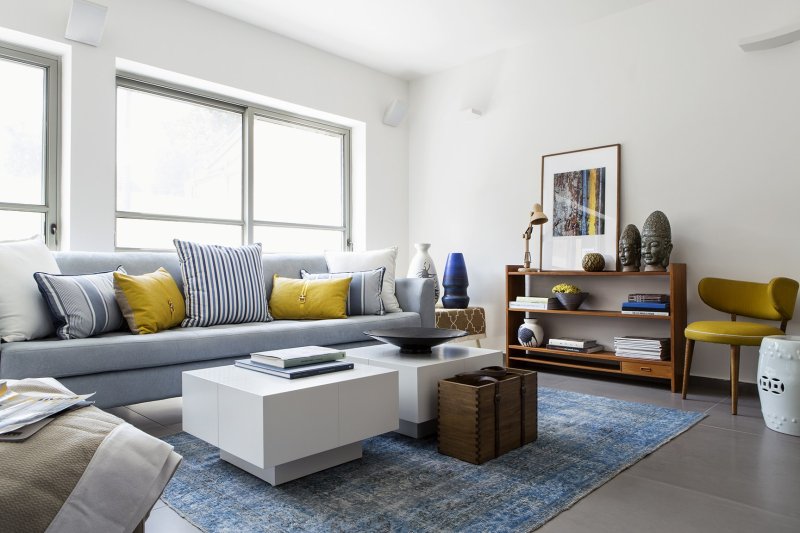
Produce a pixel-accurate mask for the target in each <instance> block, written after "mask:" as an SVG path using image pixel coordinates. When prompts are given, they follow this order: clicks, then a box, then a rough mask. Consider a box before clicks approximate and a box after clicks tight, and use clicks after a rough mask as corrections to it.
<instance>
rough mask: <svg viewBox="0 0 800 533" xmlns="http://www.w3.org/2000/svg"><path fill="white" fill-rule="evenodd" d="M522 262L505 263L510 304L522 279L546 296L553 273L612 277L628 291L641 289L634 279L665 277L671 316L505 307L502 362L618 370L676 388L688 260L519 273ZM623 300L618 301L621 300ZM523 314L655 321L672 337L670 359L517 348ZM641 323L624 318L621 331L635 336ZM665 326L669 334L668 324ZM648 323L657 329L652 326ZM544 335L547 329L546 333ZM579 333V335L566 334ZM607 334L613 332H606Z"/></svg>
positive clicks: (521, 292) (614, 323) (615, 323)
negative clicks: (627, 268) (663, 266)
mask: <svg viewBox="0 0 800 533" xmlns="http://www.w3.org/2000/svg"><path fill="white" fill-rule="evenodd" d="M519 267H520V265H507V266H506V301H507V302H511V301H514V300H515V299H516V297H517V296H523V295H525V282H526V280H530V281H531V285H532V286H535V287H536V288H535V289H534V291H535V292H536V293H537V295H542V294H548V293H549V290H550V288H551V286H552V284H553V280H552V278H553V277H560V278H593V279H597V278H610V279H606V280H605V281H603V284H606V283H614V284H618V283H623V284H624V288H625V289H626V290H627V292H630V293H633V292H644V291H642V290H639V289H637V281H639V282H641V281H642V280H643V279H648V278H655V279H656V280H658V279H661V280H663V284H664V287H663V289H662V290H661V291H660V292H662V293H665V294H666V293H669V296H670V310H671V311H670V315H669V316H657V315H656V316H654V315H629V314H622V312H620V311H607V310H592V309H578V310H576V311H566V310H535V311H531V310H526V309H510V308H506V365H507V366H512V367H525V366H528V365H544V366H553V367H560V368H572V369H576V370H588V371H592V372H601V373H605V374H622V375H633V376H640V377H641V376H645V377H650V378H655V379H661V380H667V381H669V383H670V388H671V390H672V392H678V389H679V387H680V383H681V379H682V377H683V350H684V343H685V342H686V340H685V338H684V333H683V331H684V329H685V328H686V264H684V263H672V264H670V266H669V270H668V271H667V272H583V271H561V270H559V271H547V272H518V271H517V269H518V268H519ZM620 303H622V302H620ZM525 313H530V315H532V316H536V315H542V317H543V318H545V317H547V318H548V320H558V319H560V318H563V317H569V316H571V317H600V318H607V319H612V320H610V321H609V325H610V326H612V327H615V328H616V327H618V326H619V324H620V322H618V319H625V320H627V319H635V320H640V321H656V324H658V323H662V324H664V325H663V326H659V327H664V328H665V332H664V334H662V336H664V337H667V336H669V338H670V341H671V342H670V347H671V354H670V356H671V357H670V360H669V361H654V360H651V359H634V358H627V357H617V356H616V355H615V354H614V352H610V351H602V352H596V353H591V354H588V353H575V352H569V351H566V350H550V349H548V348H544V347H539V348H530V347H526V346H520V345H519V343H518V341H517V329H518V328H519V326H520V325H521V324H522V322H523V319H524V318H525V316H526V315H525ZM643 323H644V322H635V321H634V322H630V321H627V322H624V324H625V328H624V329H622V330H621V331H623V332H624V334H627V335H633V334H635V331H631V328H636V325H637V324H639V325H640V326H641V325H642V324H643ZM667 323H668V324H669V328H668V330H669V333H668V334H667V331H666V330H667V328H666V325H667ZM652 327H656V326H655V325H654V326H652ZM545 335H546V336H547V332H545ZM570 336H572V337H582V336H583V335H580V334H579V333H577V332H576V333H575V334H573V335H570ZM610 336H611V337H614V336H616V334H613V335H610Z"/></svg>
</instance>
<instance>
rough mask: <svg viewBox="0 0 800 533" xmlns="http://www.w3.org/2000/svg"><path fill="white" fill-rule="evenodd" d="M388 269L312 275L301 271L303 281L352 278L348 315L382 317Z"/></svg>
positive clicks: (303, 270) (348, 297)
mask: <svg viewBox="0 0 800 533" xmlns="http://www.w3.org/2000/svg"><path fill="white" fill-rule="evenodd" d="M385 273H386V268H384V267H380V268H376V269H375V270H366V271H363V272H336V273H330V272H324V273H316V274H312V273H310V272H307V271H306V270H305V269H302V270H301V271H300V275H301V276H302V277H303V279H339V278H352V281H351V282H350V290H349V291H348V293H347V309H346V312H347V315H348V316H353V315H382V314H384V310H383V299H382V298H381V291H382V289H383V275H384V274H385Z"/></svg>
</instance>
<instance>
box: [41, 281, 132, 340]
mask: <svg viewBox="0 0 800 533" xmlns="http://www.w3.org/2000/svg"><path fill="white" fill-rule="evenodd" d="M117 272H122V273H123V274H124V273H125V270H123V268H122V267H119V268H118V269H117ZM33 278H34V279H35V280H36V284H37V285H39V292H41V293H42V297H44V300H45V301H46V302H47V306H48V307H49V308H50V316H51V317H52V318H53V322H54V323H55V325H56V335H58V337H59V338H61V339H65V340H66V339H85V338H86V337H93V336H95V335H100V334H101V333H108V332H109V331H117V330H118V329H120V328H121V327H122V326H123V324H125V319H124V318H123V317H122V312H121V311H120V309H119V306H118V305H117V300H116V298H115V297H114V272H113V271H112V272H100V273H97V274H84V275H80V276H70V275H66V274H45V273H44V272H36V273H35V274H34V275H33Z"/></svg>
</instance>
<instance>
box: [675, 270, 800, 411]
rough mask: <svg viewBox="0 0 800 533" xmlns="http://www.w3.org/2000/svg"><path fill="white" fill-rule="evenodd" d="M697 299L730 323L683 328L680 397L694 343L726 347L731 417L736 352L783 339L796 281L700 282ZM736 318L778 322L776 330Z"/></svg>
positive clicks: (706, 322)
mask: <svg viewBox="0 0 800 533" xmlns="http://www.w3.org/2000/svg"><path fill="white" fill-rule="evenodd" d="M697 288H698V292H699V293H700V298H701V299H702V300H703V302H705V304H706V305H708V306H709V307H711V308H713V309H716V310H718V311H722V312H724V313H729V314H730V315H731V320H730V321H716V320H704V321H700V322H692V323H691V324H689V325H688V326H686V331H685V333H686V360H685V364H684V367H683V397H684V398H686V392H687V389H688V386H689V372H690V370H691V367H692V352H693V351H694V343H695V341H701V342H712V343H715V344H728V345H730V347H731V413H733V414H736V405H737V402H738V385H739V351H740V348H741V347H742V346H759V345H760V344H761V340H762V339H763V338H764V337H766V336H768V335H783V334H784V333H786V324H787V323H788V322H789V320H791V319H792V315H793V314H794V305H795V301H796V300H797V289H798V283H797V281H795V280H793V279H789V278H774V279H773V280H772V281H770V282H769V283H753V282H750V281H735V280H730V279H720V278H703V279H701V280H700V283H699V284H698V287H697ZM737 316H745V317H749V318H757V319H761V320H780V321H781V325H780V327H779V328H777V327H774V326H770V325H768V324H760V323H756V322H742V321H737V320H736V317H737Z"/></svg>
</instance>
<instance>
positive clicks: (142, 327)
mask: <svg viewBox="0 0 800 533" xmlns="http://www.w3.org/2000/svg"><path fill="white" fill-rule="evenodd" d="M114 294H115V296H116V298H117V303H118V304H119V307H120V309H121V310H122V315H123V316H124V317H125V320H126V321H127V322H128V327H129V328H130V330H131V331H132V332H133V333H138V334H140V335H144V334H146V333H156V332H157V331H162V330H165V329H170V328H174V327H175V326H177V325H179V324H180V323H181V321H183V319H184V318H185V317H186V306H185V304H184V302H183V295H182V294H181V291H180V289H179V288H178V284H177V283H175V280H174V279H172V276H171V275H170V273H169V272H167V270H166V269H164V268H159V269H158V270H156V271H155V272H152V273H150V274H143V275H141V276H131V275H128V274H122V273H121V272H114Z"/></svg>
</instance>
